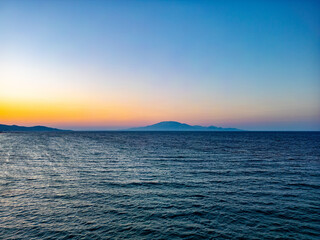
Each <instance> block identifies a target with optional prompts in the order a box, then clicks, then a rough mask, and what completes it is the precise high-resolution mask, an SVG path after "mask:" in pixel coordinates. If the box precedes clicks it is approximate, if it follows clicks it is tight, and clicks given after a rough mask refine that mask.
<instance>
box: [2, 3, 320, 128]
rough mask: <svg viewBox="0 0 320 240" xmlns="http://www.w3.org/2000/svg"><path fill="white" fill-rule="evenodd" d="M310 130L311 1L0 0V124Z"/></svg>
mask: <svg viewBox="0 0 320 240" xmlns="http://www.w3.org/2000/svg"><path fill="white" fill-rule="evenodd" d="M169 120H171V121H179V122H183V123H188V124H191V125H203V126H209V125H215V126H221V127H236V128H241V129H245V130H270V131H272V130H308V131H309V130H318V131H319V130H320V2H319V1H312V0H300V1H295V0H288V1H281V0H277V1H276V0H267V1H262V0H261V1H239V0H235V1H231V0H223V1H222V0H221V1H218V0H217V1H201V0H200V1H187V0H185V1H182V0H181V1H169V0H168V1H166V0H161V1H152V0H150V1H141V0H140V1H134V0H130V1H121V0H120V1H97V0H93V1H84V0H79V1H71V0H66V1H62V0H54V1H53V0H52V1H50V0H48V1H32V0H31V1H15V0H10V1H9V0H3V1H0V124H17V125H24V126H34V125H46V126H52V127H59V128H64V129H74V130H108V129H120V128H126V127H133V126H144V125H149V124H153V123H156V122H160V121H169Z"/></svg>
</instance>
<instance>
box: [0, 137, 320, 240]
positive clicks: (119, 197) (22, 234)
mask: <svg viewBox="0 0 320 240" xmlns="http://www.w3.org/2000/svg"><path fill="white" fill-rule="evenodd" d="M0 238H1V239H67V238H74V239H239V238H243V239H277V238H279V239H280V238H285V239H319V238H320V133H319V132H317V133H316V132H314V133H312V132H310V133H302V132H300V133H299V132H297V133H294V132H287V133H285V132H278V133H272V132H267V133H266V132H264V133H263V132H171V133H170V132H158V133H156V132H96V133H94V132H91V133H86V132H70V133H2V134H0Z"/></svg>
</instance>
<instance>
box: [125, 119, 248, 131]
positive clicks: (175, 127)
mask: <svg viewBox="0 0 320 240" xmlns="http://www.w3.org/2000/svg"><path fill="white" fill-rule="evenodd" d="M125 130H126V131H242V130H240V129H237V128H222V127H216V126H210V127H203V126H198V125H194V126H192V125H188V124H186V123H179V122H175V121H165V122H159V123H156V124H153V125H149V126H145V127H135V128H129V129H125Z"/></svg>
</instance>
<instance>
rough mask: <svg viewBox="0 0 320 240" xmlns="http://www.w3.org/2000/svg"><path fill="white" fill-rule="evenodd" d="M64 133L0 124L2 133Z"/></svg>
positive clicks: (43, 127)
mask: <svg viewBox="0 0 320 240" xmlns="http://www.w3.org/2000/svg"><path fill="white" fill-rule="evenodd" d="M53 131H64V130H61V129H57V128H50V127H45V126H34V127H23V126H17V125H4V124H0V132H53Z"/></svg>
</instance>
